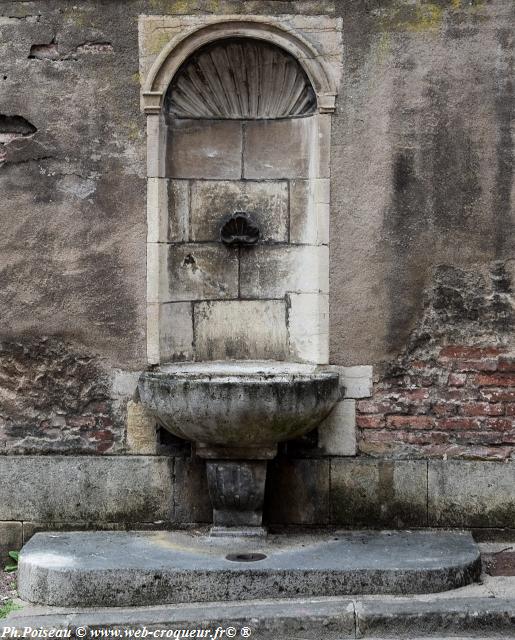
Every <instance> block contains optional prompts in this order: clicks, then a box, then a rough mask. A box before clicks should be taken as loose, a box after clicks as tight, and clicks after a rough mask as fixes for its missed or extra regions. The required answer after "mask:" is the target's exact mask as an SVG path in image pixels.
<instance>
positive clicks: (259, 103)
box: [166, 39, 316, 119]
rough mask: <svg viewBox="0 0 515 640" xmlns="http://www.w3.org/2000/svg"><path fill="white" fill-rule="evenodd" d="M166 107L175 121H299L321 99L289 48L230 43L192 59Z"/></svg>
mask: <svg viewBox="0 0 515 640" xmlns="http://www.w3.org/2000/svg"><path fill="white" fill-rule="evenodd" d="M166 106H167V111H168V113H169V115H171V116H172V117H175V118H208V119H211V118H213V119H272V118H293V117H301V116H307V115H310V114H312V113H314V111H315V109H316V96H315V92H314V91H313V88H312V86H311V83H310V81H309V78H308V76H307V75H306V72H305V71H304V69H303V68H302V67H301V65H300V64H299V63H298V61H297V60H295V58H294V57H293V56H292V55H290V54H289V53H287V52H286V51H284V50H283V49H281V48H279V47H277V46H275V45H271V44H268V43H266V42H262V41H261V40H252V39H230V40H220V41H218V42H217V43H215V44H210V45H207V46H205V47H202V48H201V49H199V50H198V51H197V52H196V53H194V54H193V55H192V56H190V58H188V60H186V62H185V63H184V64H183V65H182V66H181V68H180V69H179V70H178V72H177V74H176V75H175V78H174V79H173V81H172V83H171V85H170V87H169V88H168V92H167V97H166Z"/></svg>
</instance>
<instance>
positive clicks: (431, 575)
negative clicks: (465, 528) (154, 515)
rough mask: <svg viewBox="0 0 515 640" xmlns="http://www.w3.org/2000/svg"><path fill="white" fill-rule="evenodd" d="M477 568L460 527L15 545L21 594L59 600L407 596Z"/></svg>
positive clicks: (139, 536)
mask: <svg viewBox="0 0 515 640" xmlns="http://www.w3.org/2000/svg"><path fill="white" fill-rule="evenodd" d="M480 566H481V561H480V555H479V549H478V547H477V545H476V543H475V542H474V541H473V539H472V536H471V535H470V533H466V532H446V531H366V532H348V531H345V532H336V533H335V532H333V533H331V534H330V535H328V534H320V535H313V534H303V535H270V536H268V537H267V538H250V539H235V538H212V537H207V536H205V535H199V534H195V533H194V532H185V531H174V532H169V531H161V532H148V531H147V532H122V531H110V532H70V533H39V534H36V535H35V536H34V537H33V538H32V539H31V540H30V541H29V543H28V544H27V545H26V546H25V547H24V549H23V551H22V553H21V556H20V561H19V573H18V589H19V593H20V596H21V597H22V598H23V599H25V600H27V601H29V602H34V603H41V604H46V605H54V606H67V607H85V606H86V607H88V606H89V607H94V606H141V605H150V604H154V605H159V604H167V603H181V602H182V603H188V602H202V601H203V602H210V601H233V600H251V599H258V598H284V597H293V598H294V597H310V596H345V595H356V594H363V593H367V594H415V593H434V592H438V591H445V590H448V589H453V588H457V587H462V586H464V585H467V584H469V583H471V582H473V581H474V580H476V579H477V578H478V577H479V573H480Z"/></svg>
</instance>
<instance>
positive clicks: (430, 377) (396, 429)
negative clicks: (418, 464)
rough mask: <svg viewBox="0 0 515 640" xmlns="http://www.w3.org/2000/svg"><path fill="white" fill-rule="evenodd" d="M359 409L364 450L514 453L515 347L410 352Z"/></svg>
mask: <svg viewBox="0 0 515 640" xmlns="http://www.w3.org/2000/svg"><path fill="white" fill-rule="evenodd" d="M356 410H357V417H356V422H357V426H358V428H359V449H360V451H361V452H363V453H365V454H370V455H377V456H380V455H391V456H392V457H449V458H469V459H484V460H506V459H509V458H512V457H515V456H514V452H515V355H514V353H513V351H511V352H510V351H508V349H507V348H503V347H499V346H465V345H459V344H456V345H447V346H443V347H440V348H439V349H436V350H434V351H433V353H432V354H427V355H425V356H423V357H420V355H417V356H413V357H411V358H409V359H407V360H405V361H404V362H403V364H402V365H398V366H397V367H396V368H393V369H390V371H389V372H388V373H387V374H386V376H385V377H383V378H382V379H381V380H380V381H378V382H377V383H376V384H375V385H374V393H373V396H372V398H371V399H370V400H361V401H359V402H358V403H357V406H356Z"/></svg>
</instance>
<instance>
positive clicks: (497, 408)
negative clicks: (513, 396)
mask: <svg viewBox="0 0 515 640" xmlns="http://www.w3.org/2000/svg"><path fill="white" fill-rule="evenodd" d="M460 413H461V414H463V415H464V416H502V415H504V406H503V405H502V404H490V403H489V402H469V403H467V404H464V405H462V406H461V407H460Z"/></svg>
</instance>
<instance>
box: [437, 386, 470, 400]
mask: <svg viewBox="0 0 515 640" xmlns="http://www.w3.org/2000/svg"><path fill="white" fill-rule="evenodd" d="M439 395H440V397H441V398H442V400H460V401H462V402H464V401H465V400H469V399H473V398H472V396H474V395H475V393H471V392H470V391H469V390H468V389H442V390H441V391H440V393H439Z"/></svg>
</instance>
